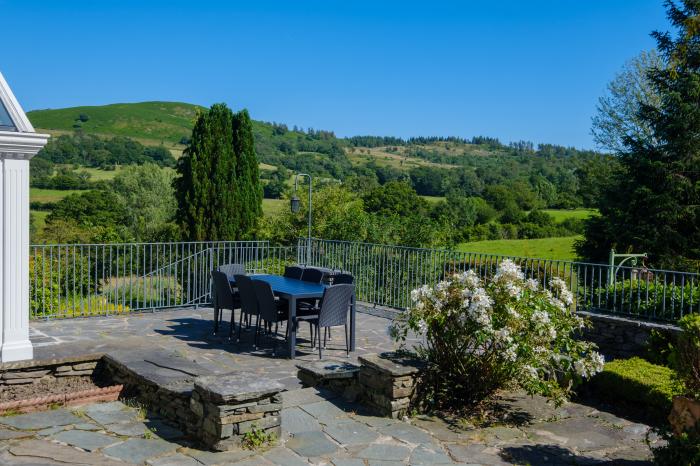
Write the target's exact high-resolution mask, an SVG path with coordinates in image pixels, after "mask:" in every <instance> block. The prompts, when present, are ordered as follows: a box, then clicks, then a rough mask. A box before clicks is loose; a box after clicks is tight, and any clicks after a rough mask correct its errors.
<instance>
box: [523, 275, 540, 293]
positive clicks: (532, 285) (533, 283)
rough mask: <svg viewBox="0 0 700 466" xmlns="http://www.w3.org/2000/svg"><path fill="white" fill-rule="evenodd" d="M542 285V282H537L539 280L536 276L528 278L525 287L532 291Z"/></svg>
mask: <svg viewBox="0 0 700 466" xmlns="http://www.w3.org/2000/svg"><path fill="white" fill-rule="evenodd" d="M539 287H540V284H539V283H537V280H535V279H534V278H528V279H527V280H525V288H526V289H528V290H530V291H537V289H538V288H539Z"/></svg>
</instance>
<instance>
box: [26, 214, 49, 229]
mask: <svg viewBox="0 0 700 466" xmlns="http://www.w3.org/2000/svg"><path fill="white" fill-rule="evenodd" d="M30 213H31V214H32V216H33V217H34V225H35V226H36V228H37V230H42V229H43V228H44V226H45V225H46V217H48V216H49V212H47V211H45V210H31V211H30Z"/></svg>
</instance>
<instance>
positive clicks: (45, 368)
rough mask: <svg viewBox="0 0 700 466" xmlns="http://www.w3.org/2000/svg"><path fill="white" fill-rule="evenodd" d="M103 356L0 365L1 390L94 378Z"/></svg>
mask: <svg viewBox="0 0 700 466" xmlns="http://www.w3.org/2000/svg"><path fill="white" fill-rule="evenodd" d="M101 357H102V355H101V354H95V355H86V356H80V357H76V358H64V359H54V360H45V361H41V360H36V361H34V360H32V361H21V362H16V363H6V364H2V365H0V390H1V389H2V386H8V385H24V384H31V383H37V382H39V381H41V380H46V379H56V378H64V377H87V378H89V377H92V376H93V373H94V372H95V370H96V368H97V364H98V362H99V361H100V359H101Z"/></svg>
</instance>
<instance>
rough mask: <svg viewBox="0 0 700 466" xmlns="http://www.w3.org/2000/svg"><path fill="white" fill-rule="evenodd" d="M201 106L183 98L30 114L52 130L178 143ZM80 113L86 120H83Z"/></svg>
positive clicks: (35, 111)
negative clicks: (180, 99) (180, 100)
mask: <svg viewBox="0 0 700 466" xmlns="http://www.w3.org/2000/svg"><path fill="white" fill-rule="evenodd" d="M199 108H201V107H199V106H197V105H192V104H185V103H181V102H140V103H129V104H111V105H101V106H87V107H70V108H61V109H56V110H53V109H51V110H33V111H31V112H28V113H27V116H28V117H29V119H30V120H31V122H32V124H33V125H34V126H35V127H36V128H40V129H43V130H48V131H50V132H51V131H59V132H72V131H74V130H76V129H82V130H83V131H84V132H86V133H91V134H99V135H104V136H128V137H131V138H134V139H142V140H150V141H155V142H157V143H160V142H163V143H170V144H177V143H179V142H180V139H181V138H182V137H183V136H184V137H189V135H190V133H191V132H192V125H193V124H194V120H195V117H196V112H197V109H199ZM81 115H82V116H83V117H87V119H86V121H81V119H80V118H81ZM83 119H85V118H83Z"/></svg>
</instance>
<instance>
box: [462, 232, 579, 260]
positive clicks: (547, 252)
mask: <svg viewBox="0 0 700 466" xmlns="http://www.w3.org/2000/svg"><path fill="white" fill-rule="evenodd" d="M580 238H581V237H580V236H565V237H560V238H541V239H503V240H493V241H474V242H471V243H462V244H460V245H459V246H457V250H459V251H464V252H480V253H487V254H501V255H504V256H521V257H536V258H539V259H559V260H574V259H576V253H575V252H574V250H573V248H574V241H575V240H577V239H580Z"/></svg>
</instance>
